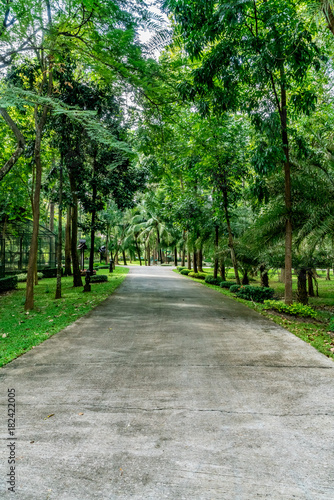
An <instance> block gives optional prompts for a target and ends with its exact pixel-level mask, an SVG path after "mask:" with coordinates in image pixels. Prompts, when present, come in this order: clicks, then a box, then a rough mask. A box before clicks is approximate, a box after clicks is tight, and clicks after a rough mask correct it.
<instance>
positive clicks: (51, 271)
mask: <svg viewBox="0 0 334 500" xmlns="http://www.w3.org/2000/svg"><path fill="white" fill-rule="evenodd" d="M42 273H43V275H44V278H57V268H56V267H49V268H46V269H43V270H42Z"/></svg>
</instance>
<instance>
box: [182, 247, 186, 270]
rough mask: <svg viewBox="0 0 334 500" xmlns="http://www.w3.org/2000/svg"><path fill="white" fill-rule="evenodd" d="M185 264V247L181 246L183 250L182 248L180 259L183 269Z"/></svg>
mask: <svg viewBox="0 0 334 500" xmlns="http://www.w3.org/2000/svg"><path fill="white" fill-rule="evenodd" d="M185 263H186V247H185V245H183V248H182V257H181V266H182V267H185Z"/></svg>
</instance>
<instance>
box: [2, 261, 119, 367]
mask: <svg viewBox="0 0 334 500" xmlns="http://www.w3.org/2000/svg"><path fill="white" fill-rule="evenodd" d="M128 271H129V270H128V269H127V268H121V267H116V269H115V271H114V272H113V273H112V274H109V273H108V271H107V270H106V269H101V270H99V271H98V272H97V274H108V277H109V281H108V282H106V283H93V284H92V291H91V292H90V293H83V291H82V290H83V288H81V287H79V288H73V286H72V284H73V279H72V278H71V277H66V278H65V277H64V278H62V298H61V299H59V300H55V298H54V295H55V289H56V278H48V279H42V280H40V282H39V284H38V286H36V287H35V309H34V310H33V311H30V312H29V313H27V312H25V311H24V301H25V287H26V284H25V283H19V285H18V290H16V291H13V292H10V293H7V294H6V295H0V318H1V319H0V366H3V365H5V364H7V363H9V362H10V361H12V360H13V359H15V358H17V357H18V356H20V355H21V354H23V353H25V352H27V351H29V350H30V349H32V348H34V347H35V346H36V345H38V344H40V343H41V342H43V341H44V340H46V339H48V338H50V337H51V336H52V335H54V334H55V333H58V332H59V331H60V330H62V329H63V328H65V327H66V326H68V325H70V324H71V323H73V322H74V321H75V320H76V319H78V318H80V317H81V316H83V315H84V314H86V313H88V312H89V311H90V310H91V309H93V308H94V307H95V306H97V305H98V304H99V303H100V302H102V301H103V300H105V299H106V298H107V297H108V296H109V295H110V294H112V293H113V291H114V290H115V289H116V288H117V287H118V286H119V285H120V283H121V282H122V281H123V280H124V278H125V277H126V275H127V273H128ZM83 283H84V278H83Z"/></svg>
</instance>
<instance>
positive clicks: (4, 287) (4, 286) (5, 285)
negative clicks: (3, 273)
mask: <svg viewBox="0 0 334 500" xmlns="http://www.w3.org/2000/svg"><path fill="white" fill-rule="evenodd" d="M15 288H17V276H8V278H0V292H7V291H8V290H15Z"/></svg>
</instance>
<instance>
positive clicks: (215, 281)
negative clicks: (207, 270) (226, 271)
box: [205, 274, 222, 286]
mask: <svg viewBox="0 0 334 500" xmlns="http://www.w3.org/2000/svg"><path fill="white" fill-rule="evenodd" d="M221 282H222V279H221V278H220V276H217V278H214V277H213V275H212V274H207V275H206V278H205V283H208V284H209V285H216V286H219V285H220V284H221Z"/></svg>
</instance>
